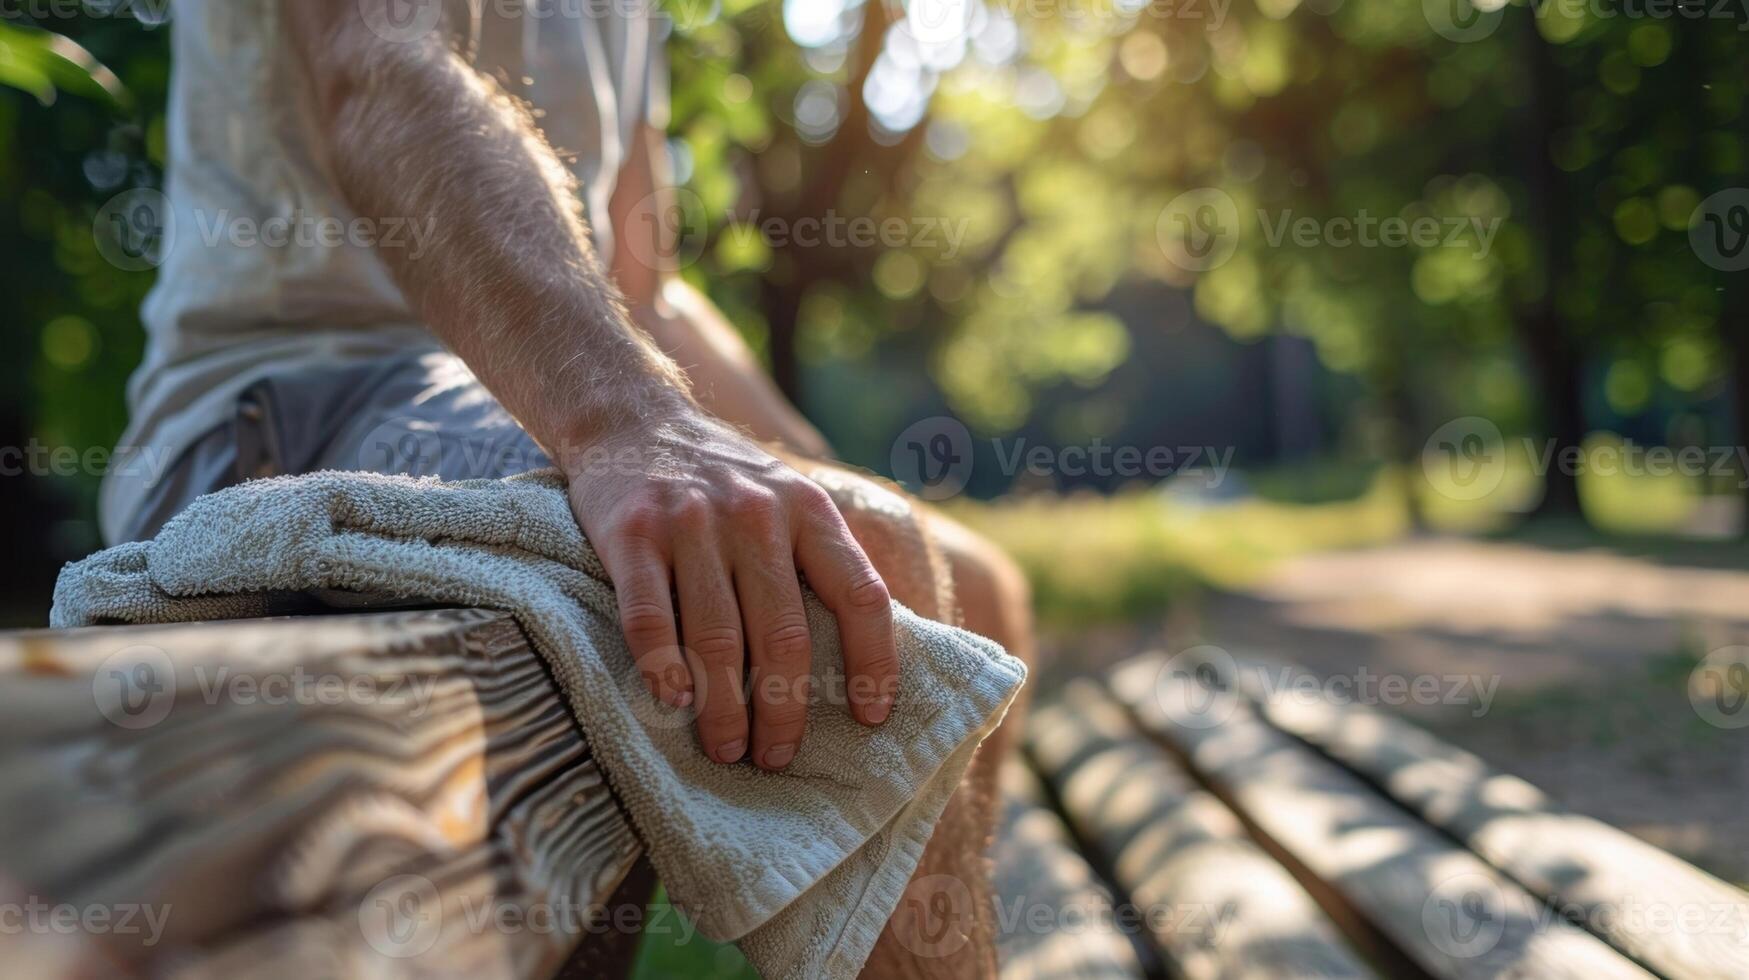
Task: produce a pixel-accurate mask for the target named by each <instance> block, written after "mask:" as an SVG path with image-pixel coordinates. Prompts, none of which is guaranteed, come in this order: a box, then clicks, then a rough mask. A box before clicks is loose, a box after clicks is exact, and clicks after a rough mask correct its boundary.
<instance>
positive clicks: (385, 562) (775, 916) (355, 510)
mask: <svg viewBox="0 0 1749 980" xmlns="http://www.w3.org/2000/svg"><path fill="white" fill-rule="evenodd" d="M288 593H289V594H302V595H316V596H321V597H325V598H326V599H327V600H328V601H330V602H335V603H343V604H347V605H357V604H359V603H361V602H362V603H364V604H369V603H371V602H383V603H390V602H395V601H402V602H404V601H407V600H410V599H412V600H423V601H430V602H438V603H450V604H456V605H466V606H483V607H490V608H496V609H505V610H508V611H510V612H512V613H514V614H515V615H516V617H517V619H518V620H519V621H520V622H521V624H522V626H523V628H524V629H525V630H526V631H527V632H528V635H529V636H530V637H531V638H532V639H533V641H534V644H535V646H536V647H537V648H539V650H540V652H541V654H542V655H543V656H544V657H545V658H546V659H547V662H548V663H549V664H550V665H551V666H552V669H553V673H554V675H555V676H556V677H557V678H558V679H559V683H560V685H561V686H562V687H563V689H564V691H565V695H566V697H567V698H568V699H569V700H570V703H571V707H572V709H573V711H575V713H576V715H577V719H578V722H579V724H580V725H581V727H582V729H583V731H584V733H585V735H586V736H587V737H588V739H589V742H590V746H591V748H592V749H593V751H594V754H595V756H596V758H597V759H598V760H599V761H600V764H601V767H602V769H603V771H604V772H605V773H606V774H607V777H608V779H609V780H610V781H611V782H612V783H613V786H614V789H615V790H616V792H617V794H618V796H619V799H620V800H622V801H623V802H624V804H625V806H626V809H627V810H628V811H629V812H630V816H631V819H632V822H633V825H634V826H635V827H636V828H637V829H638V831H639V833H640V834H641V836H642V837H643V838H644V840H645V842H646V844H647V845H648V847H649V851H650V859H651V861H652V863H653V864H654V865H655V867H656V871H657V873H658V874H659V875H660V876H661V878H662V880H663V882H664V883H665V885H666V886H667V889H668V894H669V896H670V899H671V900H672V901H673V902H674V904H675V905H676V906H677V907H679V908H680V909H681V910H682V911H684V912H686V913H687V914H688V915H689V916H691V917H692V918H693V919H694V920H696V922H697V923H698V926H699V929H700V931H701V932H703V933H704V934H705V935H706V936H709V937H711V938H713V939H717V940H721V941H726V940H734V941H736V942H737V943H738V944H739V945H740V947H741V949H742V951H743V952H745V953H746V955H747V958H748V959H749V961H750V962H752V964H753V965H754V966H755V967H756V968H758V969H759V971H760V972H761V974H763V975H765V976H768V977H809V978H812V977H822V976H823V977H850V976H854V975H855V974H856V972H857V970H858V969H859V968H860V967H861V965H862V963H863V961H864V959H865V958H866V957H867V956H868V953H869V950H870V949H872V948H873V946H874V943H875V939H876V938H877V937H878V936H879V934H880V930H881V927H882V925H883V924H884V923H885V922H886V920H887V918H888V916H889V915H891V913H892V911H893V909H894V907H895V906H896V905H897V904H898V901H899V897H900V895H901V894H902V892H903V891H904V888H905V885H906V883H907V881H908V880H909V878H910V876H911V873H912V871H913V870H914V869H915V868H916V866H917V863H918V860H919V858H920V857H921V855H922V852H923V847H924V845H925V844H926V843H927V842H928V840H929V835H930V831H931V830H932V828H933V826H934V824H935V821H936V819H937V818H938V817H939V816H940V814H941V810H942V808H943V807H944V806H945V805H946V803H947V800H948V797H949V796H951V795H952V793H953V791H954V789H955V787H956V786H957V785H958V783H959V780H960V776H961V774H962V773H963V772H964V771H965V768H966V765H967V764H968V763H969V762H970V761H971V754H972V751H973V749H975V748H976V747H977V745H978V743H979V742H980V741H981V740H982V739H983V737H984V736H985V735H987V734H988V733H989V732H990V731H992V730H993V729H994V728H995V727H996V725H997V723H998V722H999V721H1000V720H1001V718H1002V715H1003V713H1004V712H1005V711H1006V710H1007V707H1008V705H1009V703H1010V702H1011V701H1012V700H1013V698H1014V696H1015V694H1016V693H1017V692H1018V690H1019V689H1020V686H1021V684H1022V682H1023V681H1024V679H1025V674H1026V670H1025V667H1024V666H1022V665H1021V663H1020V662H1019V661H1018V660H1015V659H1014V658H1012V657H1010V656H1008V655H1007V654H1006V653H1004V652H1003V651H1002V649H1001V648H1000V647H998V646H997V645H996V644H994V643H992V642H990V641H989V640H986V639H983V638H981V637H978V636H975V635H973V634H970V633H967V632H964V631H962V630H957V629H954V628H952V627H949V626H943V625H941V624H939V623H934V622H930V621H928V620H925V619H922V618H920V617H918V616H916V615H913V614H912V613H911V612H910V611H909V610H907V609H905V608H904V607H903V606H898V605H895V606H894V610H893V613H894V620H895V627H896V630H895V632H896V635H897V638H898V644H899V660H900V664H901V669H900V695H899V698H898V700H897V703H896V704H895V706H894V709H893V713H892V716H891V717H890V718H889V719H888V720H887V722H886V724H885V725H883V726H881V727H880V728H876V729H867V728H863V727H862V726H860V725H858V724H857V723H856V722H855V721H854V720H853V719H851V717H850V716H849V714H848V712H847V711H846V709H845V708H844V706H843V705H841V704H825V703H819V704H815V705H813V706H811V707H810V709H809V716H808V735H807V737H806V738H805V739H804V740H803V743H802V747H801V751H800V752H799V753H798V754H797V756H796V758H795V761H794V762H792V763H791V764H790V766H789V768H788V769H787V770H785V771H784V772H782V773H768V772H764V771H762V770H759V769H757V768H755V767H754V766H752V765H750V764H746V763H743V764H740V765H734V766H722V765H718V764H716V763H713V762H711V761H709V760H707V759H706V758H705V756H704V754H703V752H702V751H701V750H700V749H699V747H698V745H697V743H696V741H695V739H694V735H693V730H692V724H691V721H692V709H690V708H685V709H673V708H669V707H667V706H666V705H663V704H661V703H659V702H657V701H656V700H655V699H654V698H652V697H651V696H650V694H649V693H648V691H647V690H646V688H645V687H644V682H643V679H642V678H641V676H640V675H639V673H638V671H637V669H636V667H635V665H634V664H633V662H632V659H631V656H630V654H629V653H628V651H627V649H626V646H625V643H624V641H623V640H622V639H621V636H620V630H619V625H618V621H617V618H616V606H615V602H614V597H613V590H612V587H611V586H610V585H609V584H608V581H607V576H606V574H605V572H604V570H603V569H602V566H601V563H600V561H599V560H598V559H597V558H596V556H595V553H594V551H593V550H591V549H590V547H589V545H588V543H587V542H586V541H584V539H583V535H582V533H581V532H580V531H579V530H578V528H577V524H576V521H575V520H574V519H573V518H572V516H571V512H570V508H569V506H568V505H567V502H566V499H565V492H564V486H563V484H562V482H561V481H560V479H559V478H558V476H557V474H555V473H554V472H552V471H544V472H540V473H531V474H526V475H523V476H517V477H511V478H509V479H505V480H480V481H469V482H462V483H440V482H437V481H435V480H414V479H409V478H406V477H390V476H379V475H376V474H365V473H317V474H313V475H309V476H297V477H285V478H280V479H273V480H259V481H254V482H250V483H245V484H243V485H241V486H236V487H232V488H230V489H227V490H223V491H220V492H218V493H215V494H211V495H209V496H206V497H202V498H200V499H199V500H196V501H195V502H194V503H193V504H192V505H190V506H189V508H188V509H187V510H186V511H184V512H183V513H182V514H180V515H178V516H177V517H176V518H174V519H173V520H172V521H171V522H170V523H169V524H167V525H166V526H165V527H164V529H163V531H162V532H160V533H159V535H158V537H157V538H156V539H155V540H153V541H149V542H144V543H138V544H130V545H123V546H121V547H118V548H112V549H110V550H108V551H103V552H99V553H98V554H96V555H93V556H92V557H90V558H87V559H85V560H84V561H81V562H77V563H74V564H72V565H69V566H67V567H66V568H65V569H64V570H62V572H61V577H60V581H59V582H58V583H57V584H56V587H55V606H54V610H53V612H52V613H51V616H50V619H51V622H52V623H53V625H55V626H58V627H65V626H81V625H91V624H98V623H156V622H168V621H182V620H194V619H214V618H233V617H243V616H259V615H265V614H268V613H269V612H272V611H274V610H275V609H277V608H279V607H280V606H281V605H282V603H281V601H280V600H281V599H283V598H284V597H285V596H286V595H287V594H288ZM805 601H806V605H807V612H808V620H809V625H810V627H811V629H812V632H813V638H814V663H813V671H814V678H815V685H814V688H815V690H816V691H820V692H831V691H842V690H843V684H842V676H843V666H842V663H841V662H840V659H839V647H838V635H837V629H836V623H835V622H834V620H833V618H832V616H831V614H830V613H828V612H827V611H826V609H825V607H824V606H822V605H821V604H820V602H819V600H818V599H816V598H815V597H814V596H813V595H812V593H807V594H806V595H805Z"/></svg>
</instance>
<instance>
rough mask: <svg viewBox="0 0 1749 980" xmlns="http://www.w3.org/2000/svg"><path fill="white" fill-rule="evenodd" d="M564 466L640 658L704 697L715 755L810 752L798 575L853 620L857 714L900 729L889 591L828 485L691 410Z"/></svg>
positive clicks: (656, 687)
mask: <svg viewBox="0 0 1749 980" xmlns="http://www.w3.org/2000/svg"><path fill="white" fill-rule="evenodd" d="M563 455H564V457H565V458H564V461H563V465H564V468H565V470H566V472H567V474H568V475H569V477H570V487H571V509H572V510H573V511H574V512H575V513H576V515H577V521H578V523H579V524H581V525H582V527H583V531H584V533H585V534H587V535H588V537H589V540H590V542H591V543H592V544H593V545H594V546H595V550H596V553H597V554H599V555H600V556H601V560H602V563H603V564H604V565H606V567H607V572H608V575H609V576H611V577H612V579H613V583H614V588H615V589H616V591H617V592H618V595H619V611H620V625H621V627H622V628H623V629H624V630H625V637H626V642H627V644H629V645H630V647H631V651H632V656H633V657H634V658H635V659H636V661H637V664H638V667H639V670H640V671H641V672H642V673H643V675H644V679H645V681H646V682H647V683H648V684H649V685H650V689H651V693H653V694H654V695H655V696H657V697H658V698H661V699H662V700H663V701H666V702H667V703H669V704H672V705H675V706H684V705H686V704H689V703H692V702H693V700H694V698H695V697H696V700H697V704H698V708H697V710H698V736H699V741H700V742H701V744H702V745H703V747H704V750H705V753H706V754H707V755H709V756H710V757H711V758H712V759H715V760H716V761H718V762H724V763H729V762H736V761H738V760H740V759H741V758H742V757H743V756H744V755H746V754H747V750H748V744H749V735H751V745H752V759H753V761H754V762H755V763H757V764H758V765H759V766H760V767H762V768H765V769H782V768H783V767H784V766H786V765H788V764H789V762H790V760H791V759H792V758H793V757H794V756H795V753H796V748H797V746H798V745H799V744H800V743H801V740H802V735H803V728H804V726H805V724H806V721H807V707H808V700H809V693H810V689H809V685H810V673H809V662H810V659H811V655H812V654H811V643H810V641H809V634H808V620H807V616H806V614H805V613H804V611H803V609H802V593H801V588H800V585H799V583H798V582H797V576H796V572H797V570H798V568H799V570H800V571H801V572H802V573H803V574H805V575H806V576H807V578H808V584H809V585H810V586H811V587H812V588H813V590H814V591H815V592H816V593H818V595H819V596H820V599H821V600H822V601H823V602H825V604H826V606H827V607H828V608H830V609H831V610H832V611H833V612H834V613H835V614H837V616H838V631H839V637H840V640H841V643H842V647H843V653H844V672H845V675H846V679H847V686H846V694H847V696H848V699H849V702H850V710H851V713H852V714H853V715H854V716H855V717H856V719H857V720H858V721H860V722H862V723H863V724H865V725H878V724H880V723H881V722H883V721H885V720H886V718H887V714H888V712H889V711H891V710H892V705H893V698H894V695H895V694H896V691H897V687H898V659H897V656H896V654H895V652H894V647H893V622H892V612H891V603H890V602H889V599H888V592H887V587H886V585H885V584H884V583H883V582H882V581H881V577H880V575H879V574H878V573H876V571H875V569H874V566H873V565H872V564H871V563H870V562H869V560H868V558H867V557H866V556H865V555H864V554H863V551H862V548H861V547H860V546H859V545H858V544H857V543H856V540H855V539H854V538H852V537H851V535H850V530H849V528H848V527H847V526H846V524H845V522H844V518H843V517H842V516H841V515H840V514H839V513H838V508H837V506H836V505H834V504H833V502H832V500H831V498H830V497H828V496H827V494H826V492H825V491H824V490H822V489H821V488H820V487H819V486H818V485H816V484H815V483H813V482H812V481H811V480H808V479H807V478H806V477H804V476H802V475H801V474H799V473H797V472H796V471H794V470H792V469H790V468H789V467H788V466H785V465H784V464H783V463H781V462H779V461H778V460H776V459H774V458H772V457H771V456H770V455H769V454H767V453H766V452H765V451H764V450H762V449H760V448H759V447H758V446H756V445H754V444H753V443H752V442H750V441H749V440H748V439H747V438H745V437H744V436H742V435H741V434H740V433H739V432H737V431H735V430H734V429H731V428H729V427H728V426H725V425H723V424H722V423H720V422H718V421H716V420H714V419H712V418H710V417H709V416H707V415H705V414H704V413H703V412H702V411H699V410H697V409H692V408H683V409H681V410H680V411H678V412H676V413H673V414H672V415H670V416H668V417H664V418H660V419H656V420H653V421H648V422H645V423H642V424H640V425H637V426H635V427H633V428H632V429H630V430H629V431H627V432H623V433H619V434H616V435H614V436H612V437H609V438H607V439H603V440H600V441H597V442H595V443H592V444H591V445H589V446H587V447H586V448H583V449H581V450H578V451H573V452H568V453H564V454H563ZM670 586H672V595H673V596H675V597H677V599H678V606H679V609H678V612H679V614H680V615H679V628H678V631H677V630H676V623H675V612H676V611H677V610H676V609H675V605H676V602H675V600H674V599H673V598H671V593H670ZM677 638H678V641H683V645H682V642H677ZM743 672H745V676H746V678H747V683H746V691H747V695H748V696H744V695H743V681H742V678H743ZM749 713H751V718H749Z"/></svg>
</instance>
